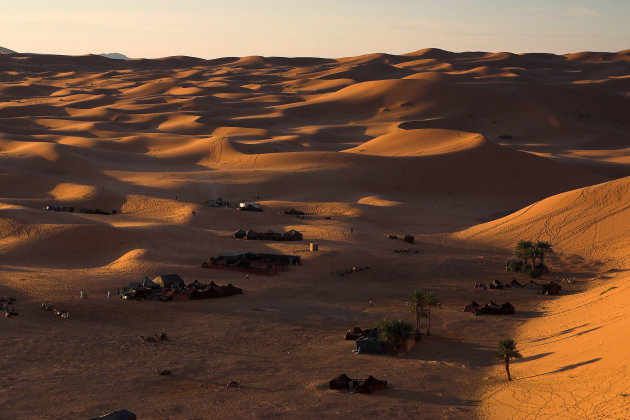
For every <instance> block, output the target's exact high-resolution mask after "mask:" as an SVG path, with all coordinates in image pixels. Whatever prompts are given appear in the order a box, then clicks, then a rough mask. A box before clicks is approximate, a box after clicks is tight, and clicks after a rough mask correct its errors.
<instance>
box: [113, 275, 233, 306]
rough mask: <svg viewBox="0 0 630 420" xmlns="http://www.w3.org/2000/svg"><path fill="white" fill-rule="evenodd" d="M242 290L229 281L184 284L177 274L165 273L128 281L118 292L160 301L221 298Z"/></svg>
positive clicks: (124, 297)
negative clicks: (225, 282)
mask: <svg viewBox="0 0 630 420" xmlns="http://www.w3.org/2000/svg"><path fill="white" fill-rule="evenodd" d="M241 293H243V291H242V290H241V289H239V288H238V287H235V286H234V285H232V284H231V283H230V284H228V285H227V286H219V285H217V284H216V283H215V282H213V281H211V282H210V283H209V284H204V283H201V282H199V281H197V280H195V281H193V282H192V283H189V284H186V283H184V280H183V279H182V278H181V277H180V276H178V275H177V274H166V275H161V276H158V277H156V278H155V279H153V280H150V279H149V278H148V277H145V278H144V279H143V280H142V281H140V282H138V283H129V285H128V286H127V287H125V288H123V289H122V292H121V293H120V294H119V296H120V297H122V298H123V299H127V300H131V299H136V300H143V299H159V300H161V301H162V302H167V301H170V300H188V299H192V300H195V299H210V298H222V297H228V296H233V295H237V294H241Z"/></svg>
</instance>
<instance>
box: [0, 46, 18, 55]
mask: <svg viewBox="0 0 630 420" xmlns="http://www.w3.org/2000/svg"><path fill="white" fill-rule="evenodd" d="M0 54H15V51H13V50H10V49H8V48H2V47H0Z"/></svg>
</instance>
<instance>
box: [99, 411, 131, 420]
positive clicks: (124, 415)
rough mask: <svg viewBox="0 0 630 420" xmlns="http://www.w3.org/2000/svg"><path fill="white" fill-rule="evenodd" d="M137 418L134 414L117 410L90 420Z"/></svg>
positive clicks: (126, 419)
mask: <svg viewBox="0 0 630 420" xmlns="http://www.w3.org/2000/svg"><path fill="white" fill-rule="evenodd" d="M136 419H137V417H136V415H135V414H134V413H132V412H131V411H128V410H118V411H114V412H111V413H109V414H105V415H104V416H100V417H94V418H92V419H90V420H136Z"/></svg>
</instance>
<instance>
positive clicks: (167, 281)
mask: <svg viewBox="0 0 630 420" xmlns="http://www.w3.org/2000/svg"><path fill="white" fill-rule="evenodd" d="M153 283H155V284H157V285H158V286H160V288H162V289H172V288H180V287H184V286H185V285H186V283H184V280H183V279H182V278H181V277H179V276H178V275H177V274H163V275H161V276H157V277H156V278H154V279H153Z"/></svg>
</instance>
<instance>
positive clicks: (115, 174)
mask: <svg viewBox="0 0 630 420" xmlns="http://www.w3.org/2000/svg"><path fill="white" fill-rule="evenodd" d="M628 110H630V50H627V51H620V52H617V53H599V52H582V53H575V54H567V55H552V54H512V53H507V52H501V53H486V52H469V53H452V52H448V51H443V50H438V49H424V50H419V51H416V52H412V53H409V54H405V55H389V54H369V55H364V56H359V57H346V58H339V59H324V58H285V57H258V56H255V57H241V58H239V57H226V58H221V59H215V60H202V59H198V58H192V57H168V58H164V59H157V60H144V59H138V60H112V59H108V58H105V57H101V56H93V55H89V56H73V57H70V56H53V55H28V54H2V55H0V296H5V295H8V296H14V297H16V298H17V302H16V303H15V308H16V310H18V312H19V316H17V317H13V318H9V319H2V320H0V354H2V357H1V358H0V372H2V373H1V374H0V418H4V417H7V416H9V415H10V417H11V418H25V419H26V418H37V419H42V418H44V419H58V418H89V417H93V416H97V415H102V414H105V413H107V412H110V411H113V410H116V409H120V408H126V409H128V410H130V411H133V412H135V413H137V414H138V415H139V418H143V419H167V418H169V419H201V418H218V417H221V418H277V417H291V418H341V417H343V418H348V416H352V417H358V418H363V417H368V416H369V417H379V418H380V417H384V418H385V417H387V418H431V419H433V418H449V419H450V418H462V419H469V418H484V419H485V418H492V419H494V418H497V419H498V418H514V419H534V418H558V419H566V418H589V419H592V418H627V417H628V416H629V415H630V414H629V413H628V411H629V410H630V396H629V395H630V381H629V380H628V379H627V376H626V373H627V369H628V361H627V358H626V357H625V344H626V343H628V342H630V333H629V332H628V331H630V329H629V328H628V323H629V322H630V319H629V318H628V315H627V313H626V312H627V311H626V310H625V309H626V301H627V300H628V295H629V294H630V271H629V270H630V245H629V244H630V241H629V239H630V204H628V203H630V177H629V176H630V157H629V156H630V154H629V153H630V152H629V151H630V112H629V111H628ZM217 197H222V198H223V199H224V200H229V201H232V202H235V201H239V200H245V201H256V202H258V203H260V205H261V206H262V207H263V208H264V212H262V213H254V212H238V211H235V210H232V209H226V208H210V207H208V206H206V205H205V204H204V203H206V202H207V201H208V200H213V199H215V198H217ZM45 205H56V206H75V207H76V208H77V209H78V208H83V207H85V208H100V209H104V210H109V209H116V210H118V213H117V214H114V215H96V214H81V213H64V212H47V211H44V210H42V207H43V206H45ZM289 208H295V209H298V210H302V211H304V212H306V213H307V214H306V216H305V217H304V218H303V219H302V218H296V217H294V216H289V215H285V214H282V210H284V209H289ZM193 211H194V214H193ZM239 228H243V229H249V228H251V229H255V230H259V231H262V230H266V229H269V228H270V229H273V230H275V231H282V230H288V229H296V230H298V231H300V232H302V233H303V234H304V238H305V240H304V241H301V242H277V243H276V242H264V241H242V240H237V239H234V238H233V237H232V233H233V232H234V231H235V230H236V229H239ZM386 234H396V235H405V234H410V235H415V238H416V243H415V244H414V245H408V244H405V243H403V242H401V241H393V240H391V239H389V238H387V237H386ZM520 239H530V240H544V241H548V242H550V243H551V244H552V245H553V247H554V250H555V252H554V253H553V254H550V255H549V256H548V257H547V259H546V262H547V265H548V266H549V267H550V270H551V272H550V273H549V274H545V275H544V276H543V280H549V279H555V278H575V279H576V283H575V284H571V285H565V286H563V291H562V294H561V295H560V296H553V297H552V296H542V295H537V294H536V293H535V291H533V290H529V289H508V290H489V291H483V290H480V289H474V288H473V285H474V284H475V283H477V282H489V281H492V280H494V279H497V280H500V281H502V282H509V281H510V280H511V279H512V278H517V280H518V281H520V282H522V283H526V282H528V281H529V279H528V278H527V277H526V276H525V275H523V274H520V273H519V274H515V273H508V272H506V271H504V268H505V260H506V259H509V258H511V256H512V253H513V249H514V245H515V243H516V242H517V241H518V240H520ZM309 242H317V243H319V246H320V250H319V252H309ZM404 246H409V247H411V248H413V249H417V250H418V254H396V253H394V252H393V251H394V249H397V248H401V247H404ZM231 251H253V252H278V253H288V254H295V255H300V256H301V257H302V265H301V266H298V267H290V269H289V271H286V272H281V273H279V274H278V275H276V276H272V277H267V276H256V275H250V276H249V278H245V277H244V275H243V274H242V273H236V272H229V271H217V270H206V269H202V268H201V267H200V264H201V262H202V261H204V260H206V259H207V258H208V257H210V256H216V255H218V254H222V253H227V252H231ZM353 266H370V267H371V269H370V270H366V271H362V272H356V273H353V274H352V275H348V276H339V275H338V274H337V273H336V271H337V270H344V269H348V268H351V267H353ZM168 273H178V274H180V275H181V276H182V277H183V278H184V279H185V280H187V281H192V280H195V279H198V280H200V281H202V282H209V281H211V280H213V281H215V282H216V283H218V284H227V283H233V284H234V285H236V286H238V287H240V288H242V289H243V290H244V294H243V295H239V296H233V297H229V298H224V299H211V300H202V301H180V302H167V303H161V302H158V301H149V300H147V301H143V302H139V301H124V300H121V299H117V298H114V297H112V299H110V300H108V299H107V292H108V291H112V292H113V291H115V290H116V289H117V288H120V287H122V286H124V285H126V284H127V283H129V282H132V281H139V280H141V279H142V278H143V277H144V276H145V275H146V276H149V277H151V278H152V277H155V276H157V275H159V274H168ZM417 288H423V289H426V290H430V291H432V292H433V293H434V294H435V295H437V297H438V298H439V299H440V301H441V302H442V307H441V309H440V310H437V309H434V310H433V312H432V314H433V317H432V324H433V325H432V334H431V336H430V337H427V336H425V337H424V338H423V342H422V343H419V344H418V345H416V346H415V347H414V348H413V349H412V350H411V351H410V352H408V353H401V354H400V356H386V355H383V356H372V355H356V354H354V353H353V352H352V350H353V349H354V343H353V342H351V341H344V340H343V335H344V333H345V331H346V330H348V329H350V328H352V327H354V326H360V327H363V328H367V327H373V326H374V325H375V323H376V322H378V321H379V320H381V319H383V318H384V317H387V318H393V319H405V320H409V321H411V320H412V316H411V315H410V314H409V312H408V308H407V306H406V304H405V301H406V298H407V296H408V294H409V293H410V292H411V291H412V290H414V289H417ZM81 290H83V291H85V292H87V294H88V299H79V292H80V291H81ZM370 299H373V300H374V302H375V305H374V308H370V307H369V305H368V302H369V301H370ZM491 299H492V300H494V301H496V302H504V301H510V302H511V303H513V304H514V305H515V306H516V314H515V315H513V316H497V317H488V316H486V317H484V316H478V317H475V316H473V315H471V314H470V313H464V312H462V309H463V306H464V305H465V304H467V303H469V302H471V301H473V300H476V301H479V302H486V301H489V300H491ZM43 301H48V302H52V303H55V304H57V305H59V306H62V307H64V308H65V309H67V310H69V311H70V313H71V318H69V319H64V320H62V319H59V318H56V317H54V316H53V315H51V314H50V313H46V312H42V311H41V310H40V308H39V306H40V304H41V303H42V302H43ZM161 332H167V333H168V336H169V337H171V340H170V341H168V342H164V343H147V342H144V341H142V340H141V339H140V336H142V335H144V336H147V335H152V334H153V333H158V334H159V333H161ZM504 337H510V338H514V339H515V340H516V341H517V343H518V348H519V349H520V351H521V353H522V354H523V356H524V357H523V359H520V360H516V361H514V362H513V363H512V374H513V376H514V380H513V381H511V382H508V381H507V380H506V378H505V372H504V369H503V366H502V365H501V364H500V363H499V364H497V363H496V362H495V361H493V359H492V356H493V351H494V349H495V348H496V343H497V341H498V340H499V339H501V338H504ZM156 369H161V370H163V369H169V370H171V371H172V373H173V375H171V376H158V375H156V373H155V372H156ZM341 373H347V374H348V375H350V376H352V377H363V378H365V377H367V376H368V375H374V376H375V377H377V378H379V379H385V380H387V381H388V382H389V387H390V389H388V390H386V391H383V392H380V393H376V394H374V395H362V394H356V395H347V394H344V393H338V392H334V391H329V390H328V389H327V382H328V380H330V379H332V378H333V377H335V376H337V375H339V374H341ZM231 381H237V382H238V384H239V386H238V387H226V384H227V383H228V382H231Z"/></svg>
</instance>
